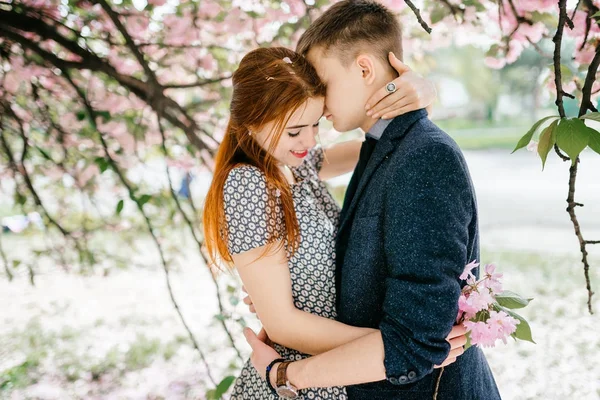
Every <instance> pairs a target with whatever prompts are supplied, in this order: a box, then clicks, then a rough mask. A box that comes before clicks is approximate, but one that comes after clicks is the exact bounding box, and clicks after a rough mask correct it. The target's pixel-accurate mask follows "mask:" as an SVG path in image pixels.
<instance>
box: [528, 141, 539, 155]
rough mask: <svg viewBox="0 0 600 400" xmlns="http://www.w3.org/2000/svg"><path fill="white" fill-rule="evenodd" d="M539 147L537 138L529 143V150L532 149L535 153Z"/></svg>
mask: <svg viewBox="0 0 600 400" xmlns="http://www.w3.org/2000/svg"><path fill="white" fill-rule="evenodd" d="M537 148H538V143H537V142H536V141H535V140H532V141H531V142H529V144H528V145H527V150H528V151H531V152H533V153H537Z"/></svg>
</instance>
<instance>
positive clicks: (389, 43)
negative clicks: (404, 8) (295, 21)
mask: <svg viewBox="0 0 600 400" xmlns="http://www.w3.org/2000/svg"><path fill="white" fill-rule="evenodd" d="M315 47H319V48H321V49H322V50H323V51H324V52H325V54H328V55H334V56H337V57H339V59H340V61H341V63H342V65H344V66H348V65H349V64H350V63H351V62H352V60H354V59H355V58H356V57H357V56H358V55H359V54H360V53H363V52H367V53H370V54H373V55H375V56H377V57H379V58H380V59H381V60H382V61H383V62H384V64H388V63H389V61H388V53H389V52H390V51H393V52H394V54H395V55H396V57H398V58H399V59H401V60H402V28H401V26H400V22H399V21H398V20H397V18H396V16H395V15H394V14H393V13H392V12H391V11H390V10H388V9H387V8H386V7H385V6H383V5H382V4H379V3H377V2H375V1H369V0H343V1H340V2H339V3H335V4H334V5H333V6H331V8H329V9H328V10H327V11H325V12H324V13H323V15H321V16H320V17H319V18H317V19H316V20H315V21H314V22H313V23H312V24H311V25H310V26H309V28H308V29H307V30H306V32H304V34H303V35H302V36H301V37H300V40H299V41H298V45H297V46H296V52H298V53H300V54H302V55H304V56H306V54H307V53H308V51H309V50H310V49H312V48H315Z"/></svg>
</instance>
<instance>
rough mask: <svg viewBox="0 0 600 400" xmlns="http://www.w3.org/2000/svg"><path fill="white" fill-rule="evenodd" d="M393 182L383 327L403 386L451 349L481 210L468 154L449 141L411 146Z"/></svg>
mask: <svg viewBox="0 0 600 400" xmlns="http://www.w3.org/2000/svg"><path fill="white" fill-rule="evenodd" d="M423 134H425V132H423ZM388 181H389V182H390V185H389V187H388V189H387V201H386V205H385V216H384V226H383V232H384V249H385V256H386V264H387V269H388V271H387V277H386V293H385V298H384V303H383V320H382V322H381V323H380V325H379V328H380V330H381V336H382V339H383V347H384V352H385V356H384V366H385V370H386V374H387V378H388V380H389V381H390V382H391V383H393V384H400V385H401V384H407V383H412V382H415V381H418V380H420V379H422V378H423V377H425V376H426V375H428V374H430V373H431V372H432V370H433V368H434V365H435V364H439V363H441V362H442V360H444V358H445V357H446V355H447V354H448V351H449V350H450V346H449V345H448V342H447V341H446V340H445V338H446V335H448V332H450V330H451V328H452V325H453V324H454V323H455V321H456V316H457V313H458V298H459V296H460V292H461V287H460V280H459V276H460V274H461V273H462V271H463V269H464V267H465V265H466V264H467V263H468V262H469V261H471V260H467V257H468V254H467V253H468V249H467V247H468V243H469V226H470V224H471V223H472V222H473V218H474V217H475V212H474V209H473V207H474V203H473V197H472V192H471V185H470V180H469V176H468V173H467V171H466V170H465V166H464V165H463V163H462V157H461V155H460V153H459V152H458V150H456V149H454V148H452V147H450V146H449V145H446V144H443V143H433V144H429V145H426V146H423V147H421V148H417V149H414V150H412V152H411V153H410V154H408V155H406V156H404V158H403V163H402V165H400V166H399V167H398V168H397V169H396V170H395V173H394V174H393V175H392V176H391V177H390V179H389V180H388ZM399 191H403V192H402V193H399Z"/></svg>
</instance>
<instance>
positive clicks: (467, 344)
mask: <svg viewBox="0 0 600 400" xmlns="http://www.w3.org/2000/svg"><path fill="white" fill-rule="evenodd" d="M465 337H466V338H467V343H465V350H467V349H468V348H469V347H471V346H473V345H472V344H471V331H469V332H467V333H466V335H465Z"/></svg>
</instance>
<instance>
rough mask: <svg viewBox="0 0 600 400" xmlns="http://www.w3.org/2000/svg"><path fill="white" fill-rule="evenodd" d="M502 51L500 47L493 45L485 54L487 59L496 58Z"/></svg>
mask: <svg viewBox="0 0 600 400" xmlns="http://www.w3.org/2000/svg"><path fill="white" fill-rule="evenodd" d="M499 51H500V46H499V45H497V44H493V45H492V46H491V47H490V48H489V50H488V51H487V52H486V53H485V55H486V56H487V57H496V56H497V55H498V52H499Z"/></svg>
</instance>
